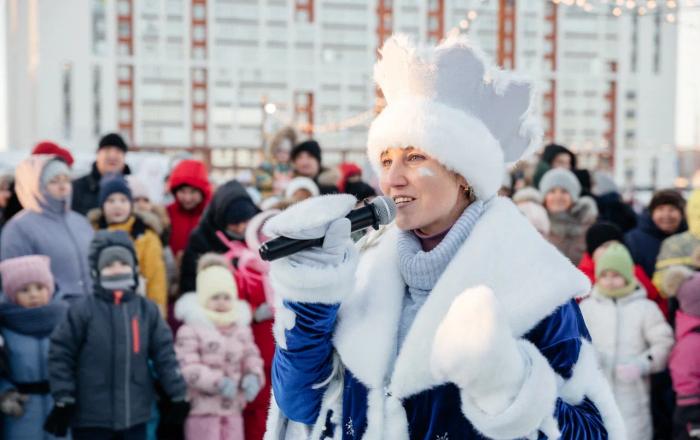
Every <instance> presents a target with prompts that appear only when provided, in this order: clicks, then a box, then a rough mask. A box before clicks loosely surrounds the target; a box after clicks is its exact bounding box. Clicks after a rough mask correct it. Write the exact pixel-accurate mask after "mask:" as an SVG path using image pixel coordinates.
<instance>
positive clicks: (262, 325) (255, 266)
mask: <svg viewBox="0 0 700 440" xmlns="http://www.w3.org/2000/svg"><path fill="white" fill-rule="evenodd" d="M249 227H250V225H249ZM218 236H219V239H220V240H221V241H222V242H223V243H224V244H225V245H226V246H227V247H228V248H229V250H228V251H227V252H226V253H225V254H224V255H225V257H226V259H227V260H228V261H231V262H232V264H231V270H232V271H233V274H234V277H235V279H236V285H237V287H238V296H239V298H241V299H242V300H244V301H246V302H247V303H248V304H250V307H251V309H252V310H253V313H256V312H258V311H259V310H260V308H261V307H272V304H273V303H274V299H273V294H272V287H271V286H270V285H269V280H268V272H269V270H270V268H269V263H268V262H266V261H263V260H262V259H261V258H260V256H259V254H257V252H255V251H253V250H251V249H248V247H247V246H246V244H245V243H243V242H241V241H238V240H230V239H228V238H227V237H225V236H224V235H223V233H221V232H219V233H218ZM270 311H271V309H270ZM272 322H273V320H272V317H271V316H270V317H269V318H267V319H260V320H257V319H254V320H253V322H252V323H251V328H252V330H253V337H254V339H255V345H257V347H258V349H259V350H260V355H261V356H262V359H263V365H264V373H265V385H264V386H263V387H262V389H261V390H260V393H258V396H257V397H256V398H255V400H253V401H252V402H250V403H249V404H248V406H246V408H245V411H244V412H243V416H244V419H245V424H244V427H245V437H246V439H249V440H255V439H260V438H262V436H263V434H264V432H265V419H266V417H267V410H268V408H269V407H270V392H271V384H270V375H271V372H272V359H273V357H274V355H275V340H274V337H273V336H272Z"/></svg>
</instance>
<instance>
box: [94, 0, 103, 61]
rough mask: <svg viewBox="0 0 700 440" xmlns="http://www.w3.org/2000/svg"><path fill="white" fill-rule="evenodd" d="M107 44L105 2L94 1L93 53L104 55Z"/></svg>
mask: <svg viewBox="0 0 700 440" xmlns="http://www.w3.org/2000/svg"><path fill="white" fill-rule="evenodd" d="M106 44H107V30H106V23H105V0H93V3H92V53H93V54H94V55H103V54H104V52H105V46H106Z"/></svg>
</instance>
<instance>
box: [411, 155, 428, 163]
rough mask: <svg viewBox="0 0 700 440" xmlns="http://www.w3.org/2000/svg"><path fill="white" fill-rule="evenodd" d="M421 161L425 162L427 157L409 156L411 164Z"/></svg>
mask: <svg viewBox="0 0 700 440" xmlns="http://www.w3.org/2000/svg"><path fill="white" fill-rule="evenodd" d="M419 160H425V156H421V155H420V154H412V155H410V156H408V161H409V162H416V161H419Z"/></svg>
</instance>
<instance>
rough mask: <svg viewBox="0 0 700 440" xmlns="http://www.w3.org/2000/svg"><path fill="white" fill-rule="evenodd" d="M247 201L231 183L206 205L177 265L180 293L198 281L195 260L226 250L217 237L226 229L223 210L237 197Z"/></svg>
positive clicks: (233, 181)
mask: <svg viewBox="0 0 700 440" xmlns="http://www.w3.org/2000/svg"><path fill="white" fill-rule="evenodd" d="M243 197H245V198H248V199H249V198H250V196H249V195H248V192H247V191H246V190H245V188H244V187H243V185H241V184H240V183H238V182H237V181H235V180H230V181H228V182H226V183H225V184H223V185H222V186H220V187H219V188H218V189H217V190H216V193H215V194H214V197H213V198H212V200H211V203H209V205H208V206H207V209H206V211H205V212H204V215H203V216H202V219H201V220H200V221H199V225H197V228H196V229H195V230H194V231H193V232H192V234H191V235H190V239H189V241H188V242H187V248H186V250H185V255H184V256H183V258H182V264H181V266H180V294H183V293H187V292H193V291H194V290H195V280H196V278H197V261H198V260H199V257H200V256H202V255H203V254H206V253H207V252H214V253H218V254H223V253H224V252H226V251H227V250H228V248H227V247H226V245H225V244H224V243H222V242H221V240H220V239H219V237H218V236H217V234H216V233H217V231H224V230H225V229H226V208H227V207H228V205H229V204H230V203H231V202H233V201H234V200H237V199H239V198H243Z"/></svg>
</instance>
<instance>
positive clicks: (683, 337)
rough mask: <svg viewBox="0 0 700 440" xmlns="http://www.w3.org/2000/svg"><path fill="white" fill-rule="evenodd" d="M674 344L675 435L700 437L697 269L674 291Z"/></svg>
mask: <svg viewBox="0 0 700 440" xmlns="http://www.w3.org/2000/svg"><path fill="white" fill-rule="evenodd" d="M676 296H677V298H678V305H679V308H680V310H678V311H677V312H676V346H675V347H674V348H673V351H672V352H671V362H670V364H669V366H670V368H671V378H672V379H673V389H674V390H675V391H676V413H675V414H674V425H675V426H674V430H675V433H674V437H673V438H674V439H676V440H686V439H691V438H700V353H698V348H700V272H695V273H694V274H692V275H690V276H689V277H688V278H687V280H686V281H685V282H684V283H683V284H682V285H681V287H680V288H679V289H678V292H677V293H676Z"/></svg>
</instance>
